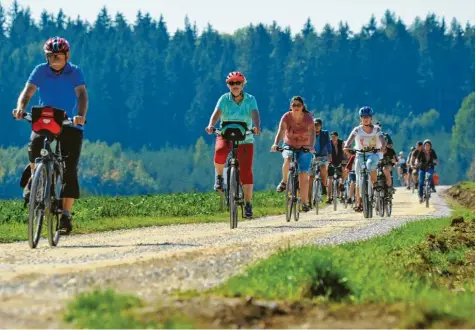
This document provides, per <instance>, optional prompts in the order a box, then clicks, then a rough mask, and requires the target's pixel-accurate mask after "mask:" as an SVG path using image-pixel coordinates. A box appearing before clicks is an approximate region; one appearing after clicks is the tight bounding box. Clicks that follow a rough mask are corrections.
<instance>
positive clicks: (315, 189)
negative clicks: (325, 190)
mask: <svg viewBox="0 0 476 330" xmlns="http://www.w3.org/2000/svg"><path fill="white" fill-rule="evenodd" d="M313 162H315V160H313ZM315 163H316V164H313V166H314V165H315V166H316V174H315V176H314V181H313V182H312V200H311V207H312V206H315V208H316V215H317V214H319V203H321V202H322V178H321V166H320V163H319V162H315Z"/></svg>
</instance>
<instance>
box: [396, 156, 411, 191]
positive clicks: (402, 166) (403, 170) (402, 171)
mask: <svg viewBox="0 0 476 330" xmlns="http://www.w3.org/2000/svg"><path fill="white" fill-rule="evenodd" d="M397 164H398V175H399V176H403V180H404V182H405V186H406V187H407V188H408V189H409V188H410V186H409V183H408V167H407V160H406V157H405V153H404V152H403V151H400V152H399V153H398V162H397Z"/></svg>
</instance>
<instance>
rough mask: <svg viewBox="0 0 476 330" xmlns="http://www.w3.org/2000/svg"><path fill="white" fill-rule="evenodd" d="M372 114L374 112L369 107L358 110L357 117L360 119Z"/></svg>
mask: <svg viewBox="0 0 476 330" xmlns="http://www.w3.org/2000/svg"><path fill="white" fill-rule="evenodd" d="M373 114H374V111H373V110H372V108H371V107H367V106H365V107H362V108H360V109H359V116H360V117H363V116H370V117H372V115H373Z"/></svg>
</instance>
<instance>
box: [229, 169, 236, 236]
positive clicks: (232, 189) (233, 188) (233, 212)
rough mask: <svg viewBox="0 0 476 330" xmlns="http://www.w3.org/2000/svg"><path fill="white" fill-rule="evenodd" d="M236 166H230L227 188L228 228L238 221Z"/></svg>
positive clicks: (233, 226)
mask: <svg viewBox="0 0 476 330" xmlns="http://www.w3.org/2000/svg"><path fill="white" fill-rule="evenodd" d="M236 175H237V173H236V168H235V167H231V168H230V188H229V190H228V200H229V204H230V228H231V229H235V228H236V226H237V222H238V205H237V203H236V202H237V201H236V199H237V197H238V186H237V181H236V180H237V178H236Z"/></svg>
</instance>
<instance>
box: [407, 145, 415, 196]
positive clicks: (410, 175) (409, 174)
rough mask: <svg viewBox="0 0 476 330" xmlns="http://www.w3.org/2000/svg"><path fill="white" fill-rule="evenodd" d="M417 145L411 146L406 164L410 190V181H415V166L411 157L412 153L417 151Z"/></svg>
mask: <svg viewBox="0 0 476 330" xmlns="http://www.w3.org/2000/svg"><path fill="white" fill-rule="evenodd" d="M415 149H416V148H415V147H411V148H410V153H409V154H408V157H407V162H406V165H407V168H408V185H407V189H408V190H410V183H411V182H414V181H413V166H412V165H411V162H410V161H411V158H412V155H413V151H415Z"/></svg>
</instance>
